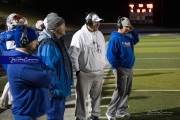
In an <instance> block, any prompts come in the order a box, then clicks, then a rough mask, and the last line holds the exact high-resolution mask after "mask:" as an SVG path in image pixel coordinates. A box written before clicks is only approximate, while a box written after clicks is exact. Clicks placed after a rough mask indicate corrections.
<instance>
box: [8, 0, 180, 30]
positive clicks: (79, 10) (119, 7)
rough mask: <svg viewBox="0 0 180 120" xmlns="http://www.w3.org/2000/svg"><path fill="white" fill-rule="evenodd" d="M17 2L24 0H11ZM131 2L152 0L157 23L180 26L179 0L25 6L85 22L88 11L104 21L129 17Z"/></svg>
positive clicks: (73, 0) (53, 0) (67, 0)
mask: <svg viewBox="0 0 180 120" xmlns="http://www.w3.org/2000/svg"><path fill="white" fill-rule="evenodd" d="M10 1H11V3H12V4H16V3H18V2H19V1H23V0H10ZM130 2H152V3H153V4H154V8H153V16H154V17H153V21H154V24H155V25H163V26H169V27H171V26H172V27H180V22H179V19H178V18H179V17H180V14H179V4H180V1H178V0H176V1H175V0H172V1H171V0H109V1H107V0H106V1H100V0H99V1H98V0H89V1H88V0H86V1H84V2H82V1H78V0H48V1H47V0H46V1H45V0H25V1H24V2H23V3H21V2H19V3H21V4H24V5H25V6H27V7H29V8H32V9H36V10H38V11H43V12H44V13H47V14H48V13H50V12H56V13H58V14H59V15H60V16H63V17H64V18H65V19H66V21H68V22H70V23H71V22H73V23H74V22H75V23H76V22H77V23H79V24H81V23H84V21H85V16H86V12H96V13H97V14H98V15H99V16H100V17H101V18H103V19H104V22H116V20H117V17H118V16H126V17H129V7H128V4H129V3H130Z"/></svg>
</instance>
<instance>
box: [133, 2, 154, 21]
mask: <svg viewBox="0 0 180 120" xmlns="http://www.w3.org/2000/svg"><path fill="white" fill-rule="evenodd" d="M129 19H130V21H131V23H133V24H153V3H144V2H143V3H129Z"/></svg>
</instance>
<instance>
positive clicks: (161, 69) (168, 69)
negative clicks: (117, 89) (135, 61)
mask: <svg viewBox="0 0 180 120" xmlns="http://www.w3.org/2000/svg"><path fill="white" fill-rule="evenodd" d="M133 70H180V68H161V69H159V68H158V69H133Z"/></svg>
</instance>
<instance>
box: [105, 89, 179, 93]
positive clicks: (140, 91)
mask: <svg viewBox="0 0 180 120" xmlns="http://www.w3.org/2000/svg"><path fill="white" fill-rule="evenodd" d="M103 91H107V92H108V91H109V92H112V91H114V89H110V90H103ZM132 92H180V90H132Z"/></svg>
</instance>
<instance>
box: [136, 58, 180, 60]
mask: <svg viewBox="0 0 180 120" xmlns="http://www.w3.org/2000/svg"><path fill="white" fill-rule="evenodd" d="M136 59H151V60H152V59H154V60H156V59H180V58H136Z"/></svg>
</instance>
